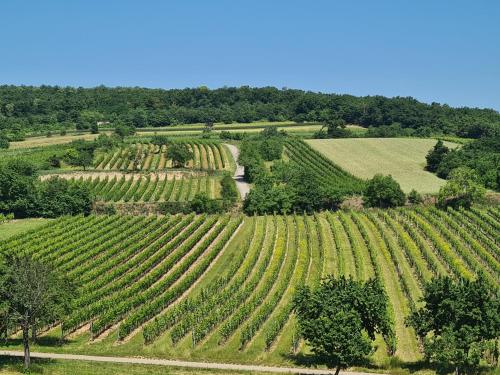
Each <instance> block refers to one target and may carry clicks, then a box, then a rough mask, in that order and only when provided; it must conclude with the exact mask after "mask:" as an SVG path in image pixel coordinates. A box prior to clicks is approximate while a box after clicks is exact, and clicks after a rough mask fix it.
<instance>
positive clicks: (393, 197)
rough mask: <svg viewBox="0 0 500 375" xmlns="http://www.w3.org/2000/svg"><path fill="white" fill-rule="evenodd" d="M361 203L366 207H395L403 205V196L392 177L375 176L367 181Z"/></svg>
mask: <svg viewBox="0 0 500 375" xmlns="http://www.w3.org/2000/svg"><path fill="white" fill-rule="evenodd" d="M363 201H364V204H365V205H366V206H368V207H382V208H388V207H396V206H402V205H404V204H405V194H404V193H403V190H401V186H400V185H399V183H398V182H397V181H396V180H394V178H392V176H383V175H381V174H376V175H375V176H373V178H372V179H371V180H369V181H368V184H367V186H366V190H365V193H364V195H363Z"/></svg>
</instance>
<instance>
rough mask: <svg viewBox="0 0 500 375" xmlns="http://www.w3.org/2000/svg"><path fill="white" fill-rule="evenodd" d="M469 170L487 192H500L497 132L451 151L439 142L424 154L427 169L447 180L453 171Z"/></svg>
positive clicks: (499, 140)
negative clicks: (457, 169) (425, 155)
mask: <svg viewBox="0 0 500 375" xmlns="http://www.w3.org/2000/svg"><path fill="white" fill-rule="evenodd" d="M459 167H466V168H470V169H472V170H473V171H474V172H475V176H476V180H477V181H478V182H479V183H481V184H482V185H484V186H485V187H486V188H488V189H493V190H497V191H499V190H500V132H497V133H496V134H494V135H492V136H485V137H482V138H480V139H477V140H474V141H473V142H470V143H467V144H465V145H463V146H462V147H460V148H458V149H455V150H450V149H449V148H448V147H446V146H444V145H443V142H441V141H438V142H437V143H436V145H435V146H434V148H433V149H432V150H430V151H429V153H428V155H427V166H426V168H427V170H429V171H430V172H435V173H436V174H437V175H438V176H439V177H441V178H444V179H448V178H449V177H450V176H451V174H452V172H453V170H455V169H456V168H459Z"/></svg>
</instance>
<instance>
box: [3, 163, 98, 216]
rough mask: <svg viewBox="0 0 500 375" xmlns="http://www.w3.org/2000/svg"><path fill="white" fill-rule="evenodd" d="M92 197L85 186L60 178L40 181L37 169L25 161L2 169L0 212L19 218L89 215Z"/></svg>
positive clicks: (10, 164) (6, 165)
mask: <svg viewBox="0 0 500 375" xmlns="http://www.w3.org/2000/svg"><path fill="white" fill-rule="evenodd" d="M91 208H92V195H91V193H90V191H89V189H88V188H87V187H85V186H83V185H81V184H71V183H69V182H68V181H66V180H63V179H60V178H52V179H49V180H46V181H39V180H38V178H37V172H36V168H35V167H34V165H33V164H31V163H29V162H26V161H24V160H12V161H9V162H8V163H6V164H5V165H2V166H0V212H3V213H10V212H12V213H14V215H15V216H16V217H27V216H43V217H56V216H60V215H75V214H79V213H84V214H87V213H89V212H90V210H91Z"/></svg>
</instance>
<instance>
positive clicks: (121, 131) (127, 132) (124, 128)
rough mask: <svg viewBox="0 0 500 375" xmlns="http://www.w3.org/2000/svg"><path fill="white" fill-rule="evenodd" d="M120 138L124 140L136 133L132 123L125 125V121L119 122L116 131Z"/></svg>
mask: <svg viewBox="0 0 500 375" xmlns="http://www.w3.org/2000/svg"><path fill="white" fill-rule="evenodd" d="M114 134H116V135H117V136H118V137H119V138H121V139H122V140H123V138H125V137H128V136H131V135H134V134H135V128H134V127H133V126H132V125H125V124H123V123H118V124H116V126H115V132H114Z"/></svg>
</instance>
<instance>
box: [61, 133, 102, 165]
mask: <svg viewBox="0 0 500 375" xmlns="http://www.w3.org/2000/svg"><path fill="white" fill-rule="evenodd" d="M95 148H96V144H95V143H94V142H86V141H83V140H77V141H73V142H71V143H70V145H69V148H68V149H67V151H66V156H65V160H66V162H67V163H68V164H70V165H74V166H76V167H83V170H85V169H86V168H87V167H90V166H91V165H92V161H93V159H94V150H95Z"/></svg>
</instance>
